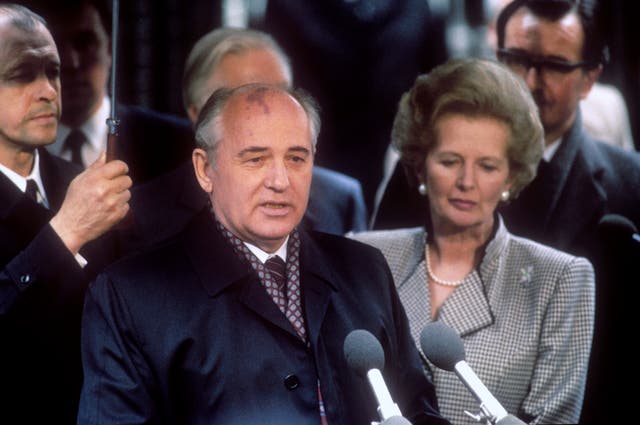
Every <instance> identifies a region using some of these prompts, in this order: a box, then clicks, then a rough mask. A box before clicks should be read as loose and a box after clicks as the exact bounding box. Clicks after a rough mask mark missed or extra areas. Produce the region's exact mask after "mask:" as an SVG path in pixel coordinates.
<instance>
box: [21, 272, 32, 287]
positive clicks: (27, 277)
mask: <svg viewBox="0 0 640 425" xmlns="http://www.w3.org/2000/svg"><path fill="white" fill-rule="evenodd" d="M30 282H31V275H30V274H23V275H22V276H20V283H22V284H24V285H28V284H29V283H30Z"/></svg>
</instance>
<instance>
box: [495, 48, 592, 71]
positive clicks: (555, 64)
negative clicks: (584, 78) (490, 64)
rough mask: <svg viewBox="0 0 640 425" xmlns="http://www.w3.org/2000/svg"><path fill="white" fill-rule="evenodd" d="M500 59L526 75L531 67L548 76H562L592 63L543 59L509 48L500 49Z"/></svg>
mask: <svg viewBox="0 0 640 425" xmlns="http://www.w3.org/2000/svg"><path fill="white" fill-rule="evenodd" d="M498 60H499V61H500V62H502V63H503V64H505V65H506V66H508V67H509V68H510V69H511V70H512V71H513V72H515V73H517V74H519V75H522V76H525V75H527V73H528V72H529V70H530V69H531V68H534V69H535V70H536V72H538V73H539V74H542V75H543V76H545V77H548V78H560V77H562V76H563V75H566V74H568V73H570V72H571V71H574V70H576V69H578V68H582V67H585V66H588V65H590V64H591V63H590V62H585V61H580V62H567V61H562V60H553V59H542V58H539V57H535V56H530V55H527V54H525V53H520V52H514V51H511V50H508V49H498Z"/></svg>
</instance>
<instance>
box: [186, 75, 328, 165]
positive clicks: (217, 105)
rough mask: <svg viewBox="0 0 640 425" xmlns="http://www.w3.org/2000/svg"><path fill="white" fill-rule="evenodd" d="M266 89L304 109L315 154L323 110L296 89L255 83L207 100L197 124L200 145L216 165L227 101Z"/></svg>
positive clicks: (232, 89) (302, 91)
mask: <svg viewBox="0 0 640 425" xmlns="http://www.w3.org/2000/svg"><path fill="white" fill-rule="evenodd" d="M262 90H264V91H272V92H281V93H286V94H288V95H290V96H291V97H292V98H294V99H295V100H296V101H297V102H298V103H299V104H300V105H301V106H302V108H303V109H304V111H305V113H306V114H307V118H308V119H309V131H310V133H311V144H312V147H313V152H314V153H315V151H316V144H317V142H318V135H319V134H320V126H321V122H320V107H319V106H318V103H317V102H316V100H315V99H314V98H313V97H312V96H311V95H310V94H309V93H307V92H306V91H304V90H302V89H293V88H290V87H282V86H280V85H273V84H263V83H251V84H245V85H242V86H239V87H235V88H220V89H218V90H216V91H215V92H213V94H212V95H211V96H210V97H209V98H208V99H207V101H206V103H205V104H204V106H203V107H202V109H201V110H200V113H199V114H198V119H197V121H196V124H195V133H196V145H197V147H199V148H200V149H203V150H205V151H207V152H208V154H209V158H210V160H211V162H212V163H215V155H213V154H214V153H215V150H216V147H217V145H218V143H219V142H220V140H221V139H222V135H223V132H224V128H223V125H222V122H221V116H222V112H223V110H224V107H225V106H226V104H227V102H228V101H229V100H230V99H231V98H232V97H234V95H236V94H238V92H241V91H242V92H256V91H262Z"/></svg>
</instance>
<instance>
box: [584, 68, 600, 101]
mask: <svg viewBox="0 0 640 425" xmlns="http://www.w3.org/2000/svg"><path fill="white" fill-rule="evenodd" d="M601 73H602V65H598V66H597V67H596V68H594V69H591V70H589V71H585V72H584V75H583V76H582V77H583V85H582V89H581V91H580V100H582V99H584V98H586V97H587V96H588V95H589V92H590V91H591V88H592V87H593V85H594V84H595V83H596V81H598V77H600V74H601Z"/></svg>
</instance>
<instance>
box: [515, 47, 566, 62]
mask: <svg viewBox="0 0 640 425" xmlns="http://www.w3.org/2000/svg"><path fill="white" fill-rule="evenodd" d="M504 50H505V51H506V52H507V53H514V54H518V55H523V56H527V57H529V58H534V59H537V60H553V61H560V62H571V61H570V60H569V59H567V58H566V57H564V56H557V55H532V54H530V53H529V52H528V51H526V50H524V49H518V48H516V47H506V48H504Z"/></svg>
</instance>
